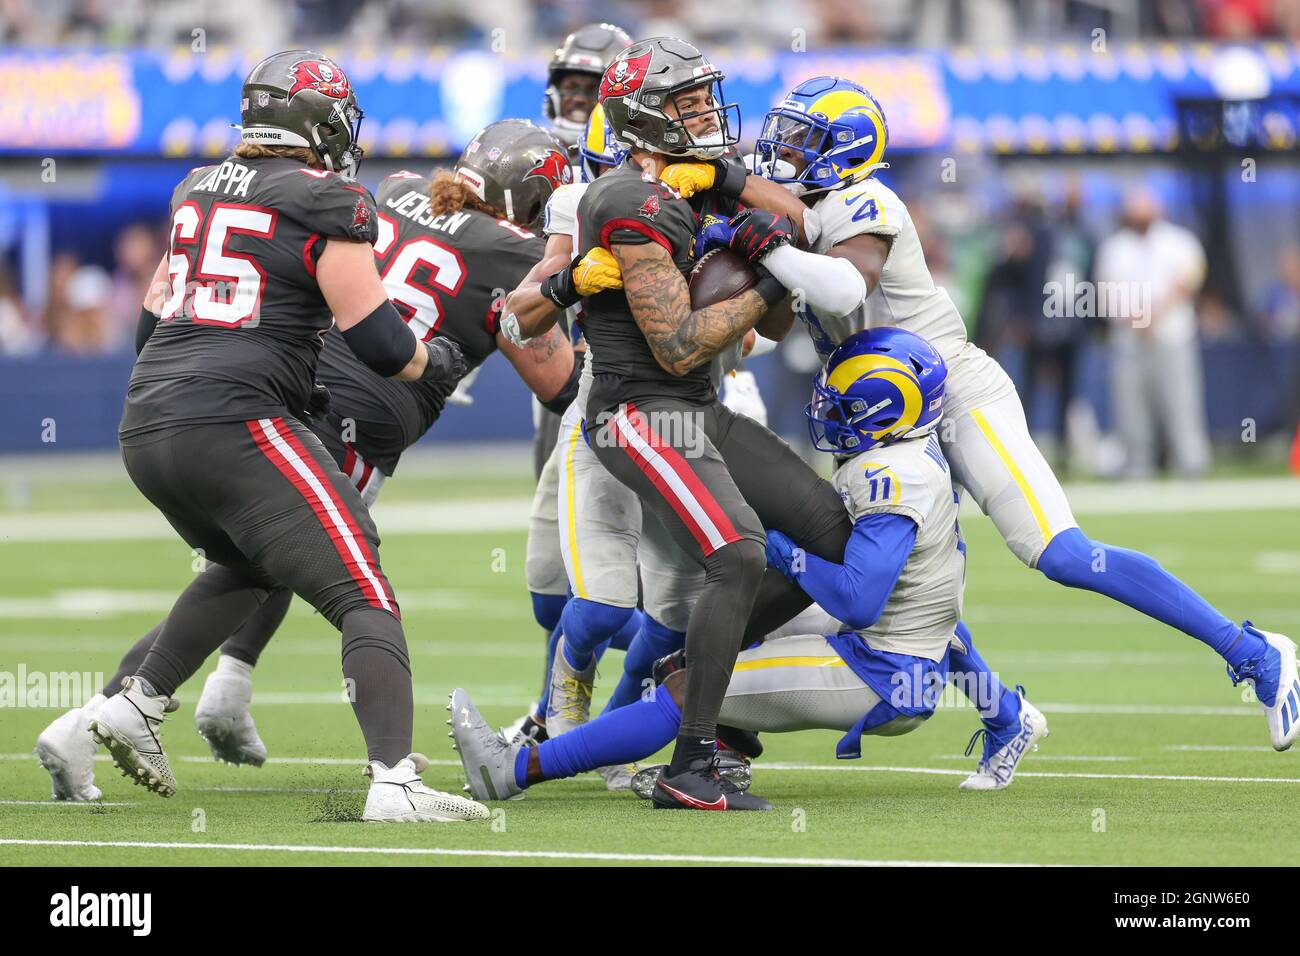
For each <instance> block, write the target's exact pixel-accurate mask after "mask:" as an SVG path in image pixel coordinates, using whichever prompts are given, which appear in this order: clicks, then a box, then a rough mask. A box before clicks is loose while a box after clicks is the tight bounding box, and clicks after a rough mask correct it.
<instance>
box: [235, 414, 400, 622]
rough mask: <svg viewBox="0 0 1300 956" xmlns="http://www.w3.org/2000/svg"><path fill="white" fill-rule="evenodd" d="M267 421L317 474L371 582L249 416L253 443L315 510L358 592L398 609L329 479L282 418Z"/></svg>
mask: <svg viewBox="0 0 1300 956" xmlns="http://www.w3.org/2000/svg"><path fill="white" fill-rule="evenodd" d="M268 421H269V422H270V424H271V427H272V429H273V430H274V431H275V433H276V436H277V437H278V438H280V439H281V440H283V441H285V443H286V444H287V445H289V447H290V449H291V450H292V451H293V452H294V453H295V454H296V455H297V456H298V458H299V459H301V460H302V461H303V462H304V464H306V466H307V468H308V470H309V471H311V472H312V474H313V475H314V476H315V477H316V480H317V482H318V483H319V484H320V485H321V487H322V488H323V489H324V490H325V493H326V494H327V495H329V496H330V499H331V502H332V503H333V505H334V509H335V511H336V512H338V514H339V515H340V516H342V517H343V520H344V523H345V524H348V525H349V530H350V531H351V532H352V536H353V539H354V540H355V541H356V544H357V550H358V551H359V552H360V553H361V555H362V558H363V560H365V561H367V562H368V563H370V565H371V567H372V573H374V578H375V581H374V582H372V581H371V580H370V579H369V578H368V577H367V576H366V573H365V571H364V570H362V568H361V565H360V564H359V563H358V562H357V560H356V558H354V557H353V555H352V553H351V551H350V550H349V548H348V546H347V543H346V542H345V540H344V538H343V533H342V532H341V531H340V530H339V528H338V526H337V525H336V524H335V523H334V520H333V519H332V518H331V517H330V515H329V512H328V511H327V509H326V508H325V505H324V504H323V503H322V502H321V500H320V497H319V495H318V494H317V493H316V490H315V489H314V488H312V487H311V485H310V484H309V483H308V482H307V480H306V479H305V478H303V476H302V475H300V474H299V473H298V471H297V470H296V469H295V468H294V467H293V465H292V464H291V463H290V462H289V460H288V459H287V458H285V456H284V454H283V453H282V452H281V451H280V449H278V448H276V447H275V445H274V444H273V443H272V441H271V439H270V438H268V437H267V436H266V433H265V432H264V431H263V430H262V425H261V422H260V421H257V420H250V421H246V422H245V423H244V424H245V425H246V426H247V428H248V431H249V434H251V435H252V436H253V441H254V442H255V443H256V445H257V447H258V449H259V450H260V451H261V452H262V454H263V455H265V456H266V458H267V460H268V461H270V462H271V464H272V465H274V466H275V468H276V470H277V471H279V472H280V474H282V475H284V476H285V478H287V479H288V480H289V482H290V484H292V485H293V486H294V488H295V489H296V490H297V491H298V493H299V494H300V495H302V497H303V500H304V501H306V502H307V505H308V506H309V507H310V508H311V510H312V513H313V514H315V516H316V519H317V520H318V521H319V522H320V524H321V527H322V528H323V529H324V530H325V533H326V535H328V536H329V539H330V541H331V542H332V543H333V545H334V550H335V551H336V552H337V553H338V556H339V558H340V560H342V562H343V566H344V567H346V568H347V570H348V574H349V575H350V576H351V577H352V580H353V581H355V582H356V584H357V587H359V588H360V589H361V593H362V594H364V595H365V597H366V601H367V602H368V603H369V604H370V605H371V606H372V607H377V608H380V609H381V610H390V611H392V612H393V613H397V609H396V605H395V603H394V602H393V600H392V595H391V593H388V592H387V590H386V589H385V588H384V585H383V578H382V577H381V576H380V575H379V574H378V573H377V572H373V568H374V567H375V565H374V560H373V558H371V557H370V554H369V548H368V547H367V546H366V540H365V537H364V536H362V535H361V534H360V533H359V532H358V531H357V530H356V529H355V528H354V527H352V526H351V524H350V522H349V518H350V515H349V513H348V509H347V507H346V506H345V505H344V504H343V503H342V502H341V501H339V500H338V498H337V497H336V496H335V495H334V489H333V487H332V486H331V485H330V483H329V480H328V479H326V478H325V477H324V476H323V475H321V474H320V469H319V468H314V467H312V466H313V465H315V460H314V459H313V458H312V457H311V456H310V455H309V454H307V452H306V450H305V449H304V448H303V447H302V444H301V443H300V442H297V441H296V440H293V441H290V439H291V438H292V437H293V436H292V433H290V434H289V435H287V436H286V434H285V433H286V432H287V431H288V428H287V426H286V425H285V424H284V419H282V418H273V419H268ZM375 582H378V588H376V583H375ZM385 604H387V605H388V607H385Z"/></svg>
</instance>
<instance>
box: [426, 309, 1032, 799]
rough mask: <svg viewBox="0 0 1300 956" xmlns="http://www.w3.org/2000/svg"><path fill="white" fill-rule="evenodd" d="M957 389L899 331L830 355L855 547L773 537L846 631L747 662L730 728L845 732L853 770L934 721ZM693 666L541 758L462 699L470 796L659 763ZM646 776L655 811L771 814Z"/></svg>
mask: <svg viewBox="0 0 1300 956" xmlns="http://www.w3.org/2000/svg"><path fill="white" fill-rule="evenodd" d="M946 376H947V369H946V368H945V366H944V362H943V359H942V357H940V355H939V353H938V352H937V351H936V350H935V349H934V348H933V347H932V346H931V345H930V344H929V343H928V342H926V341H925V340H924V339H922V338H920V337H919V336H916V335H913V334H911V333H909V332H904V331H902V330H900V329H891V328H877V329H872V330H869V331H866V332H862V333H859V334H857V335H854V336H852V337H850V338H849V339H848V340H846V341H845V342H844V343H843V345H841V346H840V347H839V348H838V349H837V350H836V351H835V352H834V354H833V355H832V356H831V358H830V361H829V363H828V364H827V367H826V369H825V371H824V372H823V373H822V374H821V375H820V376H819V377H818V381H817V383H816V386H815V391H814V397H813V401H812V403H811V404H810V405H809V406H808V409H807V415H808V420H809V425H810V429H811V431H812V435H813V439H814V444H815V446H816V447H817V448H818V449H820V450H822V451H828V452H832V453H834V454H836V455H837V456H841V459H842V464H840V466H839V468H838V469H837V470H836V473H835V477H834V479H833V481H834V484H835V487H836V489H837V490H838V491H839V493H840V495H841V496H842V497H843V499H844V502H845V505H846V506H847V508H848V511H849V513H850V515H851V516H852V519H853V532H852V538H851V540H850V542H849V545H848V548H847V549H846V551H845V554H844V560H843V562H842V563H839V562H831V561H825V560H822V559H820V558H818V557H816V556H815V555H812V554H809V553H806V552H804V551H802V550H801V549H799V548H798V547H797V546H796V544H795V541H794V540H792V539H791V538H789V537H787V536H786V535H784V534H782V533H781V532H779V531H776V530H769V531H768V537H767V556H768V561H769V562H770V563H771V564H772V566H773V567H776V568H778V569H779V570H780V571H781V573H783V574H785V575H787V576H789V577H790V578H791V579H792V580H793V581H795V582H796V583H797V584H798V585H799V586H800V587H801V588H803V589H804V590H805V591H806V592H807V593H808V594H809V596H810V597H812V598H814V599H815V600H816V601H817V603H818V604H819V605H820V606H821V607H823V608H825V609H826V610H827V611H828V612H829V613H830V614H831V615H832V616H834V617H837V618H839V619H840V620H841V621H843V622H844V626H843V627H841V628H839V629H838V630H837V631H835V632H833V633H826V634H804V635H793V636H788V637H774V638H771V639H769V640H767V641H765V642H764V643H762V644H761V645H759V646H758V647H755V648H749V649H747V650H745V651H743V652H741V653H740V655H739V657H738V659H737V660H736V662H735V665H734V667H733V668H732V670H731V673H730V675H729V678H730V679H729V683H728V686H727V688H726V693H725V696H724V698H723V701H722V705H721V710H720V713H719V719H720V720H722V721H724V722H725V723H726V724H729V725H732V726H734V727H738V728H742V729H746V730H750V731H766V732H785V731H795V730H807V729H816V728H823V729H834V730H840V731H843V732H845V736H844V738H843V739H842V740H841V741H840V744H839V746H838V747H837V748H836V755H837V756H839V757H857V756H859V755H860V751H861V736H862V735H863V734H876V735H880V736H897V735H899V734H904V733H908V732H909V731H911V730H914V729H915V728H916V727H918V726H920V725H921V724H922V723H923V722H924V721H925V720H926V719H927V718H929V716H930V715H931V714H932V713H933V712H934V709H935V707H936V705H937V702H938V698H939V694H940V692H941V691H942V688H943V686H944V684H945V683H946V681H947V679H948V671H949V666H950V647H951V646H953V645H957V644H961V643H962V641H961V639H960V638H959V637H958V636H957V635H959V634H960V632H959V620H960V617H961V603H962V590H963V581H964V577H965V546H964V544H963V543H962V538H961V531H960V528H959V527H958V524H957V500H958V499H957V495H956V493H955V492H954V490H953V486H952V479H951V475H950V473H949V470H948V466H947V463H946V462H945V460H944V458H943V455H942V453H941V451H940V449H939V443H938V441H937V439H936V437H935V435H934V429H935V428H936V427H937V425H938V423H939V419H940V415H941V414H942V408H943V395H944V379H945V378H946ZM966 649H968V650H969V651H971V652H972V653H973V652H974V648H973V647H967V648H966ZM683 666H684V667H685V669H684V670H683V669H682V668H683ZM694 666H695V663H694V660H693V659H692V657H691V655H690V651H689V649H688V650H687V652H686V654H685V658H684V660H683V659H682V656H681V655H680V654H676V655H673V657H672V658H669V659H666V660H665V661H662V662H661V666H660V667H659V668H657V669H656V670H657V674H658V675H664V676H665V679H664V680H663V682H662V683H663V686H662V688H661V689H660V691H659V692H657V693H655V694H653V695H648V696H647V698H646V699H644V700H639V701H637V702H635V703H632V704H629V705H628V706H627V707H624V708H622V709H620V710H616V711H612V712H607V713H605V714H602V715H601V716H600V717H598V718H597V719H595V720H593V721H591V722H590V723H588V724H587V725H585V726H583V727H580V728H577V729H576V730H574V731H573V732H571V733H569V734H566V735H564V736H560V737H553V738H551V739H550V740H548V741H546V742H545V743H542V744H540V745H538V746H537V747H534V748H525V747H523V746H521V745H520V744H518V743H515V744H507V743H506V742H504V741H502V740H501V739H500V738H499V737H498V736H497V735H496V734H494V733H492V731H491V729H490V728H489V727H488V726H487V724H486V723H485V722H484V721H483V719H482V717H481V716H480V715H479V713H478V711H477V710H476V709H475V707H474V704H473V701H472V700H471V699H470V697H469V695H468V694H466V693H465V691H463V690H456V691H454V692H453V694H452V697H451V704H450V707H449V709H450V711H451V720H450V721H449V723H450V724H451V725H452V735H453V738H454V741H455V746H456V749H457V750H458V751H459V753H460V758H461V762H462V764H463V766H464V769H465V777H466V780H467V782H468V786H467V787H466V789H467V790H469V791H470V792H471V793H472V794H473V795H474V796H475V797H476V798H477V799H480V800H503V799H507V798H509V797H511V796H514V795H516V794H518V793H521V792H522V791H523V790H524V789H526V788H528V787H530V786H532V785H534V784H536V783H539V782H541V781H543V780H551V779H557V778H561V777H568V776H572V775H573V774H576V773H581V772H583V771H586V770H590V769H591V768H592V765H593V764H595V763H600V762H611V763H612V762H622V761H627V760H637V759H642V758H644V757H647V756H649V755H650V754H653V753H655V752H657V751H658V750H659V749H660V748H662V747H664V746H666V745H667V744H668V743H669V742H670V741H671V740H672V739H673V738H674V737H675V736H676V735H677V734H678V732H679V728H680V727H681V725H682V720H683V713H684V707H683V705H684V702H685V700H686V685H687V684H688V682H689V680H690V673H691V670H692V669H693V668H694ZM665 691H666V692H665ZM1025 708H1026V709H1025V714H1024V717H1023V719H1022V721H1021V723H1022V733H1023V738H1022V739H1021V740H1020V741H1019V743H1020V746H1019V747H1018V748H1017V749H1016V751H1015V754H1014V757H1013V758H1012V759H1010V760H1008V761H1004V762H1002V763H999V764H997V765H996V766H994V767H991V768H990V774H994V775H997V776H998V777H999V778H1000V779H1002V780H1004V781H1005V782H1006V783H1009V782H1010V779H1011V775H1012V774H1013V773H1014V771H1015V767H1016V763H1017V762H1018V761H1019V759H1020V757H1021V756H1023V754H1024V753H1025V752H1027V751H1028V750H1031V749H1034V747H1035V746H1036V744H1037V742H1038V740H1039V739H1041V738H1042V737H1043V736H1045V735H1046V733H1047V728H1046V724H1045V723H1044V722H1043V721H1042V720H1041V715H1038V714H1037V712H1036V711H1032V708H1030V707H1029V706H1028V704H1026V705H1025ZM1031 713H1032V714H1033V716H1030V715H1031ZM641 776H644V777H645V778H647V784H646V785H645V786H637V787H636V789H637V790H638V792H639V793H641V794H642V795H648V796H650V798H651V799H652V800H653V801H654V805H655V806H656V807H663V808H673V807H676V806H679V805H681V804H683V803H684V804H686V805H688V806H692V807H694V808H696V809H700V810H763V809H770V805H769V804H767V802H766V801H763V800H758V799H756V798H754V797H753V796H752V795H751V794H749V793H748V792H746V791H747V781H745V780H744V777H743V776H742V777H741V778H740V780H741V781H742V782H736V781H735V780H733V779H732V778H730V777H721V778H720V780H721V785H720V786H719V788H718V789H717V792H715V793H714V794H713V795H712V796H711V797H710V799H708V800H705V799H704V798H703V796H702V795H701V794H700V793H698V792H697V791H694V790H691V791H686V790H681V789H679V788H678V787H677V785H676V778H675V777H673V776H671V770H670V769H669V768H664V767H657V768H652V769H651V770H649V771H644V772H643V774H642V775H641ZM650 780H653V781H654V784H653V786H651V785H649V781H650ZM1004 785H1005V784H1004Z"/></svg>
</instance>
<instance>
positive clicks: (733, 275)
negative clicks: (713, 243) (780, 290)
mask: <svg viewBox="0 0 1300 956" xmlns="http://www.w3.org/2000/svg"><path fill="white" fill-rule="evenodd" d="M757 282H758V273H757V272H755V271H754V267H753V266H751V265H750V264H749V262H748V261H747V260H746V259H745V258H744V257H743V256H739V255H737V254H736V253H734V252H732V251H731V250H730V249H714V250H712V251H711V252H706V253H705V254H704V256H703V257H701V259H700V261H699V262H697V263H695V268H693V269H692V270H691V274H690V277H689V278H688V279H687V282H686V284H687V287H688V288H689V289H690V292H691V308H692V309H703V308H705V307H706V306H710V305H714V304H715V303H718V302H722V301H724V300H726V299H733V298H735V297H736V296H738V295H740V293H742V292H744V291H745V290H747V289H752V288H753V287H754V285H755V283H757Z"/></svg>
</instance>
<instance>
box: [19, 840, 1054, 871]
mask: <svg viewBox="0 0 1300 956" xmlns="http://www.w3.org/2000/svg"><path fill="white" fill-rule="evenodd" d="M0 846H65V847H124V848H129V849H144V850H227V851H232V850H233V851H246V852H254V853H353V854H356V853H361V854H377V855H380V856H446V857H471V858H472V857H486V858H489V859H512V860H590V861H593V862H606V863H741V864H748V865H751V866H764V865H766V866H837V867H839V866H872V867H875V866H907V867H922V866H1036V865H1039V864H1033V863H984V862H975V861H970V860H854V859H836V858H833V857H826V858H822V857H815V856H723V855H711V854H703V853H596V852H565V851H550V850H461V849H455V850H453V849H449V848H444V847H406V846H402V847H386V846H312V845H303V844H294V843H180V842H175V843H162V842H145V841H135V840H6V839H0Z"/></svg>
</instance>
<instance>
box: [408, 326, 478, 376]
mask: <svg viewBox="0 0 1300 956" xmlns="http://www.w3.org/2000/svg"><path fill="white" fill-rule="evenodd" d="M424 350H425V352H426V353H427V354H428V356H429V360H428V361H427V362H425V363H424V372H423V373H421V375H420V381H422V382H445V383H447V384H451V383H453V382H458V381H460V379H461V378H462V377H464V375H465V373H466V372H467V371H469V365H468V364H466V362H465V356H464V355H463V354H462V353H461V350H460V346H459V345H457V344H456V343H455V342H453V341H452V340H451V339H449V338H447V337H446V336H445V335H439V336H436V337H434V338H433V339H430V340H429V341H428V342H425V343H424Z"/></svg>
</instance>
